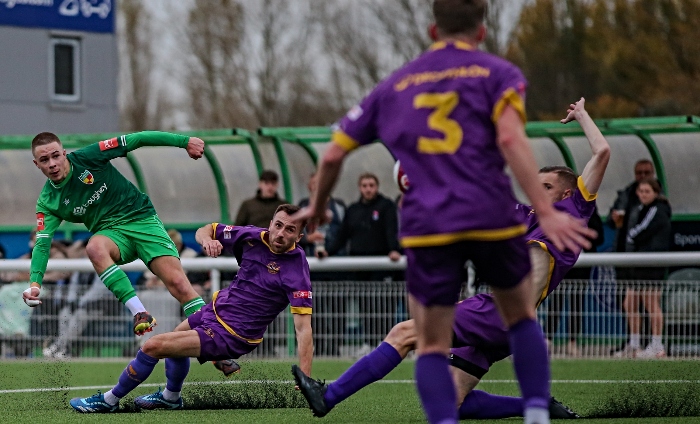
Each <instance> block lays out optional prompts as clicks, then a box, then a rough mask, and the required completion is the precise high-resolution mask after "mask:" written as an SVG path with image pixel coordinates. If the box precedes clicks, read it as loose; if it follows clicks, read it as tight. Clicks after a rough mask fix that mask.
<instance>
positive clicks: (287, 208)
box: [272, 203, 308, 231]
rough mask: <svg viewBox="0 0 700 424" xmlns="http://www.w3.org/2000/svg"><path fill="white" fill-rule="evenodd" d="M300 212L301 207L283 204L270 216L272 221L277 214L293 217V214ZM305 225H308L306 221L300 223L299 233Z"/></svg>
mask: <svg viewBox="0 0 700 424" xmlns="http://www.w3.org/2000/svg"><path fill="white" fill-rule="evenodd" d="M300 210H301V207H299V206H297V205H292V204H291V203H283V204H281V205H279V206H277V209H275V213H274V214H273V215H272V217H273V219H274V217H275V215H277V213H278V212H284V213H286V214H287V215H294V214H295V213H297V212H299V211H300ZM306 224H308V220H303V221H302V222H301V228H300V231H303V230H304V228H306Z"/></svg>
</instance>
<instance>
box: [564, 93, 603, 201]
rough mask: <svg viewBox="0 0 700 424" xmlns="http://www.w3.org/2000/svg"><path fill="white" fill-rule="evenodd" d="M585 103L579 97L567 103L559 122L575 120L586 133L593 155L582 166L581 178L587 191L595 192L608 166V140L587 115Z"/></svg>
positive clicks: (584, 100)
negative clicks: (566, 108)
mask: <svg viewBox="0 0 700 424" xmlns="http://www.w3.org/2000/svg"><path fill="white" fill-rule="evenodd" d="M585 103H586V99H584V98H583V97H581V99H580V100H579V101H578V102H576V103H574V104H571V105H569V110H567V111H566V118H564V119H562V120H561V123H562V124H566V123H567V122H571V121H573V120H576V121H578V123H579V125H581V128H582V129H583V132H584V133H585V134H586V138H587V139H588V144H589V145H590V146H591V152H592V153H593V155H592V156H591V159H590V160H589V161H588V163H587V164H586V166H585V167H584V168H583V173H581V178H582V179H583V183H584V185H585V186H586V189H588V192H589V193H591V194H595V193H597V192H598V189H599V188H600V184H601V183H602V182H603V176H604V175H605V169H606V168H607V167H608V162H609V161H610V145H609V144H608V140H606V139H605V137H604V136H603V133H601V132H600V129H599V128H598V126H597V125H596V124H595V122H593V119H591V117H590V115H588V112H587V111H586V109H585Z"/></svg>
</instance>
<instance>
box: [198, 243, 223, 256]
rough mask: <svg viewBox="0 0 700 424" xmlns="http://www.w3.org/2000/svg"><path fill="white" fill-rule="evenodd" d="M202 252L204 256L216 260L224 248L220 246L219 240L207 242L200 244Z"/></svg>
mask: <svg viewBox="0 0 700 424" xmlns="http://www.w3.org/2000/svg"><path fill="white" fill-rule="evenodd" d="M202 250H203V251H204V254H205V255H207V256H209V257H211V258H216V257H217V256H219V255H220V254H221V252H222V251H223V250H224V246H222V245H221V243H220V242H219V240H209V241H205V242H204V243H202Z"/></svg>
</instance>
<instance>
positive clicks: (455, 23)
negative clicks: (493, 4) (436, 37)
mask: <svg viewBox="0 0 700 424" xmlns="http://www.w3.org/2000/svg"><path fill="white" fill-rule="evenodd" d="M486 5H487V3H486V0H435V1H434V2H433V16H434V17H435V25H436V26H437V27H438V29H439V30H440V32H441V33H442V34H444V35H453V34H471V33H472V32H474V31H476V29H477V28H479V25H480V24H481V23H483V22H484V17H485V16H486Z"/></svg>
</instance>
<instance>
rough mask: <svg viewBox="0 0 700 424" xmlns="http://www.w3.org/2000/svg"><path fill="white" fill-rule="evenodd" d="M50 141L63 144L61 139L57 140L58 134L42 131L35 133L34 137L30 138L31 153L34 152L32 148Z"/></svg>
mask: <svg viewBox="0 0 700 424" xmlns="http://www.w3.org/2000/svg"><path fill="white" fill-rule="evenodd" d="M51 143H58V145H59V146H63V144H62V143H61V140H59V138H58V136H57V135H56V134H54V133H50V132H43V133H39V134H37V135H36V137H34V139H33V140H32V154H34V149H36V148H37V147H39V146H44V145H47V144H51Z"/></svg>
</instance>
